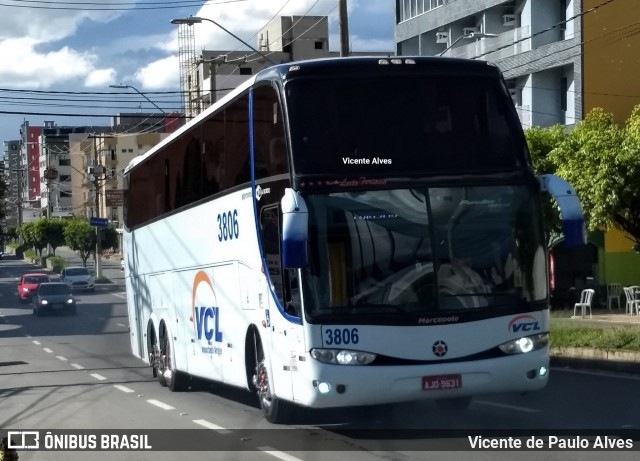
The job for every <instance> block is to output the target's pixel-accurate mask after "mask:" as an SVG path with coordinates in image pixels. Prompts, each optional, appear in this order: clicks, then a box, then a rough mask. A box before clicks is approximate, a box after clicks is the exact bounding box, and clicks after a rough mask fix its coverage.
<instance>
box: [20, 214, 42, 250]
mask: <svg viewBox="0 0 640 461" xmlns="http://www.w3.org/2000/svg"><path fill="white" fill-rule="evenodd" d="M18 233H19V235H20V236H21V237H22V239H23V240H24V242H25V243H26V244H27V245H29V246H30V247H31V248H33V249H34V251H37V252H38V254H39V255H40V256H42V250H44V248H45V247H46V246H47V242H46V240H45V237H44V234H43V233H42V227H41V226H40V225H39V224H38V221H31V222H27V223H24V224H22V225H21V226H20V228H19V229H18Z"/></svg>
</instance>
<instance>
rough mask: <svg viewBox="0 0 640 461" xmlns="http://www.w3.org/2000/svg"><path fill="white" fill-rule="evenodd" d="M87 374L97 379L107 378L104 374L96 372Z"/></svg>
mask: <svg viewBox="0 0 640 461" xmlns="http://www.w3.org/2000/svg"><path fill="white" fill-rule="evenodd" d="M89 376H93V377H94V378H96V379H99V380H100V381H104V380H105V379H107V378H105V377H104V376H102V375H99V374H98V373H91V374H90V375H89Z"/></svg>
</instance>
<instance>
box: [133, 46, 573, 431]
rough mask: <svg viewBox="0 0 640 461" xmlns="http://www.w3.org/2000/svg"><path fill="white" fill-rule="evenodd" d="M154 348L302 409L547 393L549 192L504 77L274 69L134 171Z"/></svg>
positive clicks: (436, 69) (185, 367) (376, 65)
mask: <svg viewBox="0 0 640 461" xmlns="http://www.w3.org/2000/svg"><path fill="white" fill-rule="evenodd" d="M125 175H126V183H127V186H126V193H125V225H126V226H125V227H126V228H125V233H124V256H125V275H126V287H127V303H128V309H129V321H130V327H131V345H132V349H133V353H134V354H135V355H136V356H137V357H140V358H141V359H143V360H145V361H146V362H147V363H149V364H150V365H151V366H152V369H153V374H154V376H156V377H157V378H158V380H159V381H160V383H161V384H162V385H164V386H167V387H169V388H170V389H171V390H178V389H181V388H184V387H185V384H186V383H187V380H188V379H189V377H200V378H205V379H209V380H213V381H217V382H222V383H226V384H229V385H233V386H239V387H241V388H246V389H247V390H249V391H252V392H255V393H256V394H257V396H258V401H259V404H260V406H261V408H262V410H263V413H264V415H265V417H266V419H267V420H268V421H270V422H274V423H278V422H286V421H287V418H288V416H289V415H290V413H289V410H291V408H294V407H309V408H329V407H348V406H364V405H373V404H381V403H393V402H403V401H413V400H420V399H433V400H436V401H438V402H439V403H441V404H443V405H448V406H463V405H466V404H468V403H469V401H470V399H471V398H472V397H473V396H476V395H482V394H489V393H505V392H518V393H521V392H527V391H534V390H538V389H541V388H543V387H544V386H545V384H546V383H547V380H548V374H549V369H548V367H549V345H548V342H549V290H548V264H547V249H546V247H545V241H544V233H543V223H542V221H541V211H540V195H541V192H543V191H546V192H550V193H552V194H553V195H554V196H556V199H557V202H558V204H559V206H560V208H561V212H562V216H563V219H564V224H565V238H566V242H567V243H569V244H571V243H575V244H580V243H584V224H583V219H582V210H581V208H580V205H579V202H578V200H577V198H576V196H575V193H574V192H573V189H572V188H571V187H570V186H569V185H568V184H567V183H566V182H564V181H563V180H561V179H559V178H557V177H554V176H544V177H536V176H534V174H533V172H532V168H531V164H530V160H529V157H528V151H527V146H526V142H525V138H524V135H523V130H522V128H521V126H520V123H519V120H518V116H517V114H516V111H515V108H514V105H513V102H512V101H511V98H510V96H509V92H508V90H507V88H506V86H505V83H504V80H503V78H502V75H501V73H500V72H499V70H498V69H497V68H496V67H495V66H493V65H491V64H489V63H486V62H481V61H467V60H456V59H447V58H427V57H416V58H406V57H398V58H378V57H375V58H374V57H362V58H338V59H326V60H314V61H305V62H296V63H288V64H281V65H276V66H274V67H271V68H269V69H266V70H264V71H261V72H259V73H258V74H256V75H254V76H252V77H251V78H250V79H249V80H248V81H246V82H245V83H243V84H242V85H241V86H240V87H238V88H237V89H235V90H234V91H233V92H231V93H229V94H228V95H227V96H225V97H224V98H223V99H221V100H220V101H218V102H217V103H215V104H214V105H213V106H212V107H210V108H209V109H208V110H206V111H205V112H203V113H202V114H200V115H199V116H198V117H197V118H195V119H194V120H192V121H190V122H189V123H188V124H186V125H185V126H184V127H182V128H181V129H180V130H179V131H177V132H176V133H174V134H172V135H171V136H170V137H168V138H167V139H165V140H164V141H163V142H161V143H160V144H158V145H157V146H155V147H154V148H153V149H151V150H150V151H149V152H147V153H145V154H144V155H141V156H140V157H138V158H136V159H135V160H134V161H132V162H131V164H130V165H129V166H128V167H127V168H126V170H125Z"/></svg>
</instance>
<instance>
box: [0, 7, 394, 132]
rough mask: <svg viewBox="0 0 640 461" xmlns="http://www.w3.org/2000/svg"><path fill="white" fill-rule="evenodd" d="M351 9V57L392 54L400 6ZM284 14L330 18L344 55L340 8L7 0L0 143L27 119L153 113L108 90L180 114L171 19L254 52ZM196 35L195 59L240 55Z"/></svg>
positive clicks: (0, 23) (72, 121) (1, 23)
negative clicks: (204, 53) (211, 53)
mask: <svg viewBox="0 0 640 461" xmlns="http://www.w3.org/2000/svg"><path fill="white" fill-rule="evenodd" d="M347 2H348V7H349V32H350V42H351V46H350V47H351V50H353V51H388V52H392V51H393V49H394V45H393V30H394V0H347ZM283 15H311V16H329V20H330V23H329V24H330V39H329V41H330V48H331V50H333V51H338V50H339V47H340V43H339V39H338V0H210V1H208V2H207V1H198V0H174V1H171V0H155V1H153V0H138V1H133V0H128V1H127V0H117V1H116V0H102V1H100V0H92V1H91V0H69V1H51V0H42V1H38V0H2V1H0V62H1V63H2V65H1V66H0V118H1V123H0V141H8V140H12V139H19V137H20V134H19V130H20V125H21V124H22V123H23V122H24V121H25V120H26V121H28V122H29V123H30V124H31V125H42V124H43V122H44V120H53V121H54V122H55V123H56V124H57V125H58V126H76V125H102V126H104V125H109V124H110V120H109V118H104V117H90V116H91V115H99V114H116V113H118V112H121V111H129V112H135V111H137V110H139V109H141V110H142V111H152V110H153V109H154V108H153V106H151V105H150V104H149V103H147V102H146V101H144V100H142V102H139V101H140V96H139V95H137V94H135V92H134V91H133V90H126V89H125V90H115V89H111V88H109V85H111V84H121V83H122V84H125V85H132V86H134V87H136V88H137V89H138V90H140V91H141V92H143V93H145V94H146V95H147V96H148V97H149V98H150V99H153V100H154V102H156V101H157V102H158V103H159V104H160V105H162V106H163V108H165V109H178V108H179V107H180V103H179V96H178V95H177V94H175V93H173V94H172V92H178V91H179V89H180V80H179V63H178V39H177V31H178V29H177V26H175V25H172V24H171V23H170V21H171V19H173V18H182V17H187V16H202V17H206V18H209V19H212V20H214V21H216V22H218V23H219V24H220V25H222V26H223V27H225V28H226V29H228V30H229V31H231V32H233V33H234V34H235V35H237V36H239V37H240V38H242V39H243V40H244V41H245V42H247V43H250V44H251V45H253V46H257V38H256V33H257V31H258V30H259V29H261V28H262V27H264V26H265V25H266V24H267V23H268V22H269V21H270V20H272V19H273V18H274V17H276V16H283ZM194 27H195V29H194V34H195V41H196V54H199V53H200V51H201V50H203V49H208V50H236V49H243V46H242V44H241V43H239V42H238V41H237V40H236V39H235V38H233V37H232V36H231V35H229V34H227V33H226V32H224V31H222V30H221V29H219V28H217V27H215V26H214V25H213V24H211V23H209V22H203V23H202V24H198V25H195V26H194ZM101 93H103V94H101ZM127 93H134V94H132V95H129V94H127ZM131 98H133V99H137V100H138V102H130V101H127V99H131ZM171 106H173V107H171ZM65 114H75V115H78V116H65Z"/></svg>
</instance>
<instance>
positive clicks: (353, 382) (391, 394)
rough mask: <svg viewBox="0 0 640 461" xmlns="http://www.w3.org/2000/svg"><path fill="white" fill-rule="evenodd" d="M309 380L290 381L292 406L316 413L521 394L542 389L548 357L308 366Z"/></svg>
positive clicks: (543, 354)
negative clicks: (386, 364) (355, 407)
mask: <svg viewBox="0 0 640 461" xmlns="http://www.w3.org/2000/svg"><path fill="white" fill-rule="evenodd" d="M312 369H313V373H312V375H313V378H312V379H311V380H309V381H307V382H304V381H303V380H296V379H294V382H295V384H294V394H295V400H296V401H297V402H298V403H300V404H303V405H307V406H310V407H314V408H331V407H340V406H362V405H377V404H385V403H398V402H409V401H414V400H435V399H449V398H458V397H469V396H471V397H473V396H477V395H485V394H497V393H522V392H531V391H536V390H540V389H542V388H544V387H545V386H546V384H547V382H548V379H549V356H548V351H546V352H545V351H544V350H541V351H533V352H530V353H527V354H519V355H514V356H507V357H501V358H496V359H489V360H478V361H472V362H457V363H442V364H438V365H411V366H344V365H326V364H319V363H317V362H315V363H314V364H313V365H312Z"/></svg>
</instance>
